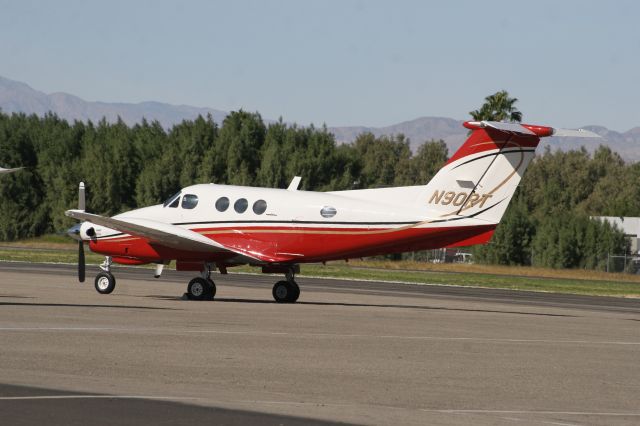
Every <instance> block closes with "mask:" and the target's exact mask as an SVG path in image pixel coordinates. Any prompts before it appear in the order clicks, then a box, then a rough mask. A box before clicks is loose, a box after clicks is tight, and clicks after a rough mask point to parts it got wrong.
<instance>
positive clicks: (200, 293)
mask: <svg viewBox="0 0 640 426" xmlns="http://www.w3.org/2000/svg"><path fill="white" fill-rule="evenodd" d="M212 270H213V265H212V264H210V263H205V264H204V268H203V269H202V276H200V277H196V278H194V279H192V280H191V281H189V285H187V292H186V293H185V294H186V295H187V298H188V299H190V300H213V298H214V296H215V295H216V284H215V283H214V282H213V280H212V279H211V271H212Z"/></svg>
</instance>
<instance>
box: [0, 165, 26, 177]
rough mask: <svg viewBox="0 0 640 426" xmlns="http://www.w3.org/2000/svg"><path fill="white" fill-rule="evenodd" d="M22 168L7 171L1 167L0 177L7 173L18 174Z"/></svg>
mask: <svg viewBox="0 0 640 426" xmlns="http://www.w3.org/2000/svg"><path fill="white" fill-rule="evenodd" d="M22 168H23V167H16V168H14V169H5V168H4V167H0V175H3V174H6V173H13V172H17V171H18V170H20V169H22Z"/></svg>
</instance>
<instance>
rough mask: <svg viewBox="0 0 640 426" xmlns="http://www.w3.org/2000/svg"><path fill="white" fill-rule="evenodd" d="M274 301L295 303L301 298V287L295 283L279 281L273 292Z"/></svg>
mask: <svg viewBox="0 0 640 426" xmlns="http://www.w3.org/2000/svg"><path fill="white" fill-rule="evenodd" d="M271 294H273V300H275V301H276V302H278V303H295V301H296V300H298V297H300V287H298V284H296V283H295V281H292V282H289V281H278V282H277V283H275V285H274V286H273V290H272V292H271Z"/></svg>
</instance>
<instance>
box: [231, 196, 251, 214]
mask: <svg viewBox="0 0 640 426" xmlns="http://www.w3.org/2000/svg"><path fill="white" fill-rule="evenodd" d="M247 207H249V202H248V201H247V199H246V198H240V199H239V200H237V201H236V202H235V203H234V204H233V209H234V210H235V211H237V212H238V213H244V212H245V211H246V210H247Z"/></svg>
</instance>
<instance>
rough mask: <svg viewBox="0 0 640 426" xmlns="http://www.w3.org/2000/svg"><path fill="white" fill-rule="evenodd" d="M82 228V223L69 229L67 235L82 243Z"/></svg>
mask: <svg viewBox="0 0 640 426" xmlns="http://www.w3.org/2000/svg"><path fill="white" fill-rule="evenodd" d="M81 226H82V224H81V223H76V224H75V225H73V226H72V227H71V228H69V229H67V235H69V236H70V237H71V238H73V239H74V240H77V241H82V238H81V237H80V227H81Z"/></svg>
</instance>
